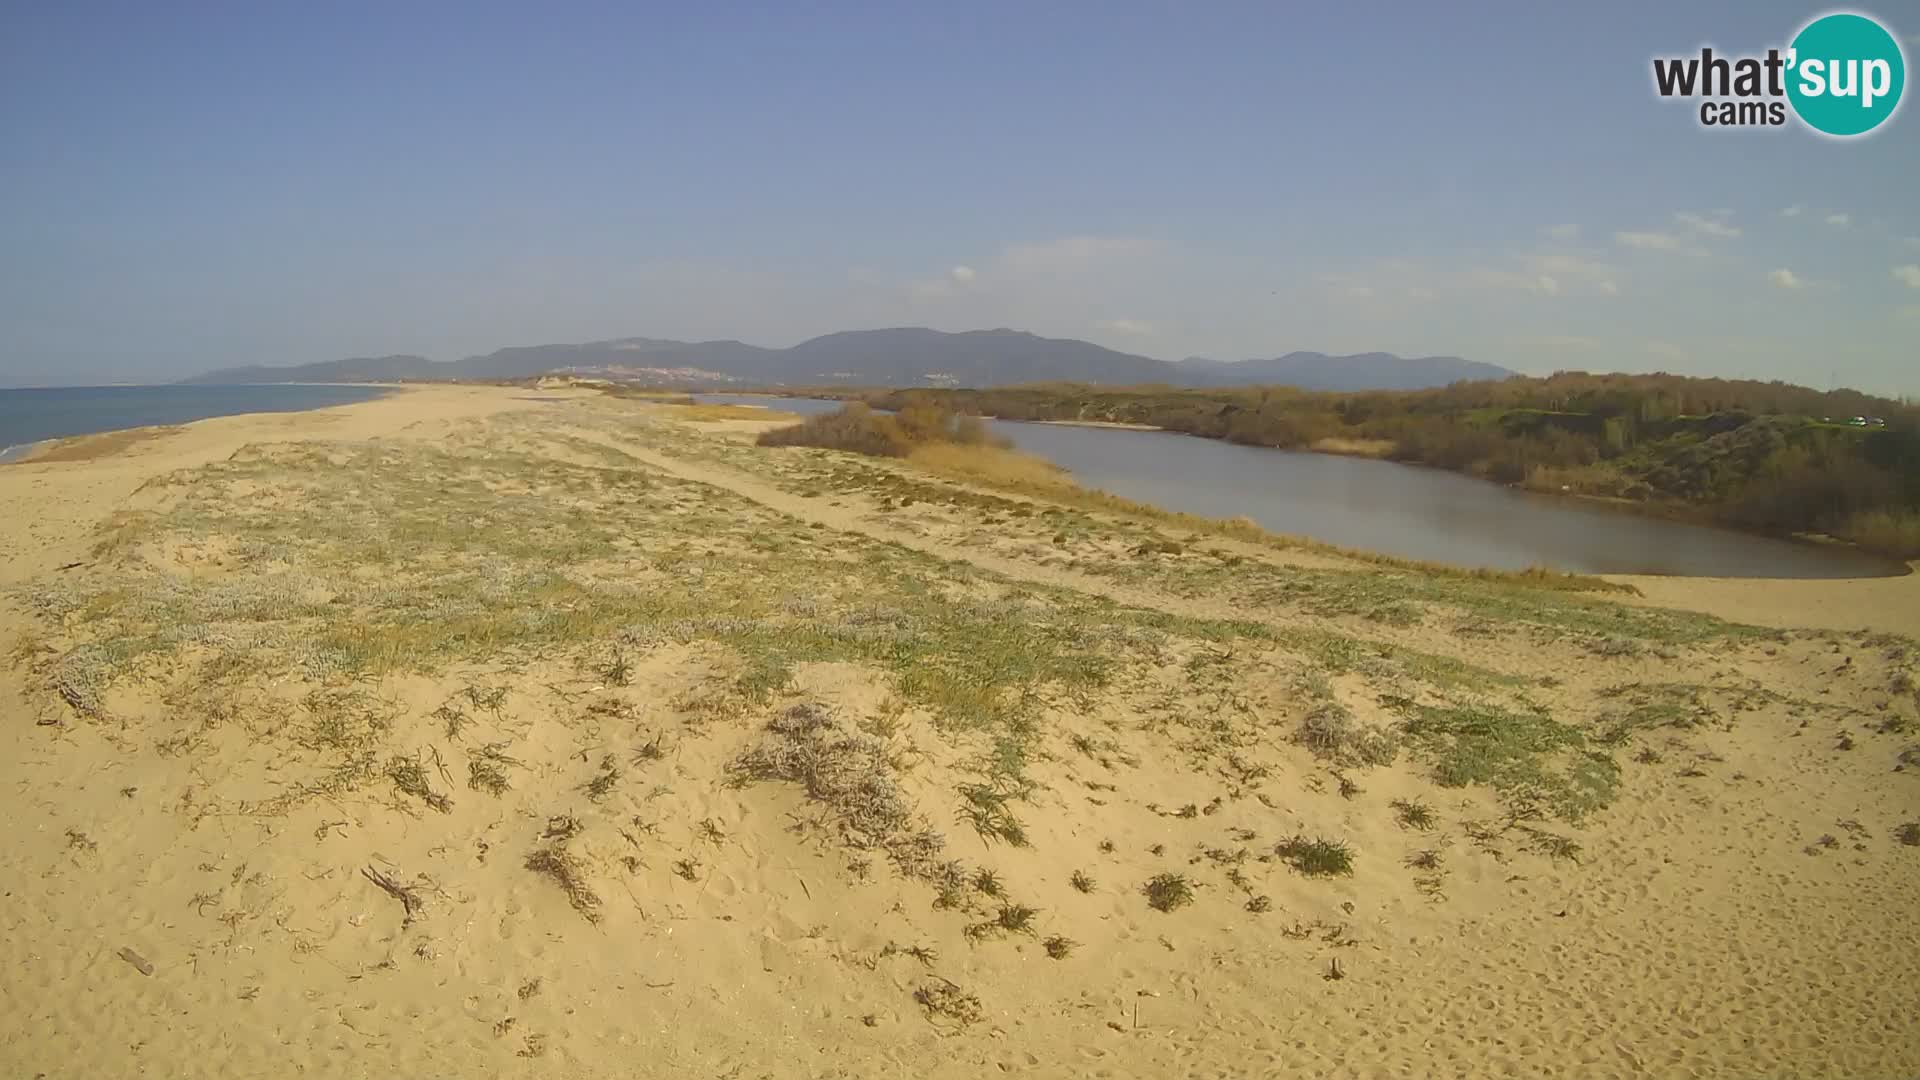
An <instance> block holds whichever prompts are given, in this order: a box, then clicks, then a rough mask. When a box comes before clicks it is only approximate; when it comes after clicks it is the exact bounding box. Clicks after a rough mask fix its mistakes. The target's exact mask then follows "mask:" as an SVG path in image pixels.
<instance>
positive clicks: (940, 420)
mask: <svg viewBox="0 0 1920 1080" xmlns="http://www.w3.org/2000/svg"><path fill="white" fill-rule="evenodd" d="M759 443H760V445H761V446H817V447H820V448H822V449H826V450H850V451H852V452H854V453H856V454H866V455H868V456H869V457H906V456H907V455H908V454H910V453H912V452H913V451H914V448H915V447H921V446H930V445H938V444H948V445H955V446H994V445H999V444H998V442H997V441H996V440H995V439H994V438H993V437H992V436H990V435H988V433H987V426H986V425H985V424H984V423H982V422H981V421H980V418H979V417H977V416H967V415H963V414H960V413H956V412H953V411H952V410H949V409H946V408H942V407H941V406H938V405H930V404H921V403H915V404H910V405H908V406H907V407H906V408H904V409H901V410H900V411H899V412H897V413H893V414H887V413H879V412H875V411H874V410H873V409H871V408H869V407H868V406H867V405H866V404H864V403H862V402H857V401H856V402H850V403H848V404H847V405H845V406H843V407H841V409H840V410H839V411H838V412H831V413H822V414H820V415H818V416H810V417H808V418H807V419H805V420H803V421H801V422H800V423H798V424H794V425H791V426H789V427H783V428H775V429H773V430H772V431H768V432H763V433H762V434H761V436H760V439H759Z"/></svg>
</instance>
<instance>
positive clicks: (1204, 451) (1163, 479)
mask: <svg viewBox="0 0 1920 1080" xmlns="http://www.w3.org/2000/svg"><path fill="white" fill-rule="evenodd" d="M700 398H701V400H703V401H716V402H727V401H731V402H737V403H739V404H748V405H767V406H771V407H773V408H776V409H785V410H787V411H790V412H800V413H813V412H822V411H828V410H832V409H837V408H839V407H840V406H841V404H842V403H841V402H838V401H820V400H816V399H792V398H784V399H782V398H766V397H744V396H731V395H724V394H703V395H700ZM989 426H990V427H992V429H993V430H994V432H995V433H996V434H1000V435H1004V436H1006V437H1007V438H1009V439H1011V440H1012V441H1013V443H1014V445H1015V446H1017V447H1019V448H1020V449H1022V450H1024V451H1026V452H1028V453H1030V454H1034V455H1037V456H1039V457H1043V458H1046V459H1047V460H1049V461H1052V462H1054V463H1055V464H1057V465H1060V466H1062V467H1064V468H1066V469H1067V470H1068V471H1069V472H1071V473H1072V474H1073V476H1074V479H1076V480H1078V481H1079V482H1080V483H1081V484H1083V485H1085V486H1086V487H1091V488H1099V489H1101V490H1103V491H1109V492H1112V493H1113V494H1115V495H1121V496H1124V497H1126V498H1129V499H1134V500H1136V501H1139V502H1145V503H1152V504H1154V505H1156V506H1163V507H1166V508H1167V509H1169V510H1182V511H1185V512H1187V513H1190V514H1201V515H1204V516H1207V517H1216V518H1225V517H1236V516H1244V517H1248V518H1252V519H1253V520H1254V521H1256V522H1259V523H1260V525H1261V526H1262V527H1264V528H1266V529H1269V530H1271V531H1273V532H1277V533H1283V534H1287V535H1291V536H1308V537H1312V538H1314V539H1316V540H1324V541H1327V542H1328V543H1333V544H1339V545H1341V546H1343V547H1351V548H1359V549H1361V550H1363V551H1378V552H1384V553H1386V554H1389V555H1398V556H1401V557H1403V558H1409V559H1424V560H1430V561H1433V562H1442V563H1450V564H1452V565H1455V566H1473V567H1489V568H1494V569H1503V570H1521V569H1525V568H1527V567H1529V566H1545V567H1551V568H1552V569H1555V570H1568V571H1573V572H1575V573H1584V574H1673V575H1681V576H1692V577H1774V578H1850V577H1881V576H1888V575H1892V574H1900V573H1905V572H1906V567H1905V565H1903V564H1901V563H1897V562H1894V561H1892V560H1888V559H1882V558H1879V557H1877V556H1873V555H1868V554H1865V553H1863V552H1859V551H1856V550H1853V549H1851V548H1846V547H1840V546H1836V545H1830V544H1812V543H1799V542H1796V541H1792V540H1780V539H1775V538H1772V537H1766V536H1754V535H1752V534H1749V533H1742V532H1734V531H1732V530H1728V529H1715V528H1710V527H1707V526H1702V525H1689V524H1684V523H1681V522H1676V521H1663V520H1661V519H1659V518H1652V517H1646V516H1643V515H1640V514H1635V513H1632V512H1630V511H1624V510H1614V509H1610V508H1607V507H1605V506H1602V505H1598V504H1594V503H1589V502H1584V501H1580V500H1575V499H1565V498H1554V497H1551V496H1545V495H1535V494H1532V493H1529V492H1525V491H1519V490H1515V489H1512V488H1507V487H1502V486H1500V485H1498V484H1490V483H1487V482H1485V481H1482V480H1476V479H1473V478H1472V477H1468V476H1462V475H1460V474H1458V473H1450V472H1443V471H1441V470H1439V469H1427V468H1419V467H1416V466H1412V465H1400V464H1396V463H1394V462H1391V461H1373V460H1369V459H1366V458H1351V457H1336V456H1333V455H1330V454H1314V453H1306V452H1301V451H1292V450H1269V449H1265V448H1262V447H1255V446H1236V445H1234V444H1233V443H1228V442H1222V441H1219V440H1215V439H1201V438H1195V437H1193V436H1190V435H1176V434H1173V433H1171V432H1164V431H1125V430H1117V429H1112V428H1085V427H1068V426H1064V425H1059V424H1023V423H1014V422H1009V421H1004V420H994V421H990V422H989Z"/></svg>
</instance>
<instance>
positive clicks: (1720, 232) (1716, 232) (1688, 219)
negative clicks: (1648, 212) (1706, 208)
mask: <svg viewBox="0 0 1920 1080" xmlns="http://www.w3.org/2000/svg"><path fill="white" fill-rule="evenodd" d="M1728 214H1729V211H1726V210H1715V211H1714V212H1713V216H1712V217H1709V216H1707V215H1705V214H1692V213H1688V212H1686V211H1684V210H1683V211H1681V212H1680V213H1677V214H1675V215H1673V220H1675V221H1677V222H1679V223H1680V224H1681V225H1683V226H1685V227H1686V228H1687V229H1688V230H1690V231H1692V232H1696V233H1700V234H1702V235H1704V236H1719V237H1724V238H1726V239H1732V238H1733V237H1736V236H1739V235H1740V229H1739V227H1738V226H1735V225H1729V224H1727V223H1726V222H1724V221H1722V220H1720V219H1721V218H1723V217H1726V216H1728Z"/></svg>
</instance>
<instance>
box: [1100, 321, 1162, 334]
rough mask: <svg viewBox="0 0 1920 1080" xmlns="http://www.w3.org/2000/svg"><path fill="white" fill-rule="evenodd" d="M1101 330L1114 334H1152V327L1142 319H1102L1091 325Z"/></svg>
mask: <svg viewBox="0 0 1920 1080" xmlns="http://www.w3.org/2000/svg"><path fill="white" fill-rule="evenodd" d="M1093 325H1094V326H1095V327H1097V328H1098V329H1101V330H1111V331H1113V332H1114V333H1116V334H1131V335H1134V336H1136V337H1137V336H1142V335H1146V334H1151V333H1153V332H1154V325H1153V324H1152V323H1150V322H1147V321H1145V320H1143V319H1104V320H1102V321H1100V322H1097V323H1094V324H1093Z"/></svg>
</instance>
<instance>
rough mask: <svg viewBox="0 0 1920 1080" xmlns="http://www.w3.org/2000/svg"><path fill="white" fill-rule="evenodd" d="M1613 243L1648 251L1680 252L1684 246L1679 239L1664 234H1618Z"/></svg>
mask: <svg viewBox="0 0 1920 1080" xmlns="http://www.w3.org/2000/svg"><path fill="white" fill-rule="evenodd" d="M1613 242H1614V243H1616V244H1619V245H1620V246H1621V247H1630V248H1641V249H1643V250H1646V251H1678V250H1680V248H1681V246H1682V245H1681V243H1680V238H1679V237H1677V236H1675V235H1673V234H1672V233H1663V232H1617V233H1614V234H1613Z"/></svg>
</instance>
